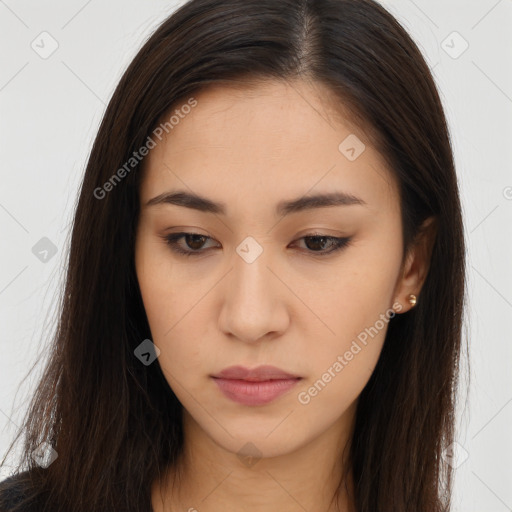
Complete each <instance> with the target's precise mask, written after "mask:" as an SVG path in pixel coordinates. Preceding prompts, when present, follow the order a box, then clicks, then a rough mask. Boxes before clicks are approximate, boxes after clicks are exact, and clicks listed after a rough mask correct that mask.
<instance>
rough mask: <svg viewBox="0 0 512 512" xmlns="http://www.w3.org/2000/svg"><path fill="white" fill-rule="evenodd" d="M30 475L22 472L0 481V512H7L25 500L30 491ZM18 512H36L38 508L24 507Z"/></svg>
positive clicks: (27, 472)
mask: <svg viewBox="0 0 512 512" xmlns="http://www.w3.org/2000/svg"><path fill="white" fill-rule="evenodd" d="M30 482H31V475H30V472H29V471H23V472H22V473H18V474H16V475H12V476H10V477H8V478H6V479H4V480H2V481H0V512H9V511H10V510H12V509H14V507H16V506H17V505H19V504H20V503H21V501H22V500H23V499H24V498H25V496H26V494H27V491H28V490H29V489H30ZM17 510H19V512H36V511H37V510H38V507H36V506H35V505H33V506H29V505H27V506H24V507H23V508H22V509H17Z"/></svg>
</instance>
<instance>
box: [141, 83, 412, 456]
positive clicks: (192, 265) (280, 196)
mask: <svg viewBox="0 0 512 512" xmlns="http://www.w3.org/2000/svg"><path fill="white" fill-rule="evenodd" d="M327 97H328V92H327V91H326V90H324V89H322V88H321V87H320V86H319V85H315V86H313V85H311V84H306V83H302V82H300V83H299V82H297V83H295V84H294V85H293V87H291V86H290V85H289V84H284V83H277V82H272V83H267V84H265V85H263V84H262V85H261V86H259V87H258V88H256V89H253V90H251V91H247V90H243V89H241V88H240V89H233V88H222V87H215V88H210V89H207V90H205V91H203V92H201V93H200V94H198V95H195V96H194V98H195V100H196V101H197V104H195V106H194V107H193V108H190V109H189V108H183V109H181V113H182V115H180V116H179V122H177V123H176V122H175V123H174V124H173V127H172V129H169V128H168V132H169V133H168V135H167V136H165V137H162V140H161V141H160V140H158V138H154V140H155V142H156V143H157V144H156V147H154V148H153V149H151V151H150V153H149V155H148V156H147V157H146V160H145V162H144V164H145V168H144V174H143V181H142V185H141V189H140V200H141V215H140V219H139V224H138V231H137V238H136V253H135V257H136V272H137V276H138V281H139V285H140V290H141V293H142V298H143V302H144V306H145V310H146V313H147V317H148V320H149V324H150V328H151V335H152V341H153V342H154V344H155V345H156V346H157V347H158V349H159V350H160V355H159V357H158V359H157V362H155V363H154V364H160V366H161V368H162V371H163V373H164V375H165V377H166V379H167V381H168V383H169V386H170V387H171V388H172V390H173V391H174V393H175V394H176V396H177V397H178V399H179V400H180V402H181V403H182V405H183V407H184V412H185V415H186V418H188V420H187V421H188V422H189V424H190V425H193V426H194V429H195V431H196V432H201V435H203V436H205V437H206V438H208V439H210V440H212V441H213V442H215V443H216V445H218V446H221V447H223V448H225V449H226V450H228V451H230V452H233V453H237V452H239V450H240V449H241V447H243V446H244V445H246V443H252V445H254V446H255V447H257V449H258V450H259V452H260V453H261V454H263V456H268V457H271V456H276V455H280V454H284V453H288V452H292V451H293V450H295V449H297V448H299V447H300V446H303V445H305V444H306V443H309V442H311V441H312V440H314V439H316V438H319V437H321V436H322V435H323V434H325V433H326V432H328V431H331V432H332V431H335V430H336V429H337V428H339V429H341V428H342V425H346V423H347V420H348V419H349V417H351V415H353V412H354V404H355V403H356V401H357V398H358V396H359V394H360V393H361V391H362V389H363V388H364V386H365V385H366V383H367V382H368V379H369V378H370V376H371V374H372V372H373V370H374V368H375V365H376V363H377V360H378V358H379V355H380V352H381V349H382V346H383V342H384V338H385V334H386V330H387V327H388V324H389V322H390V321H393V320H392V317H393V315H394V314H395V313H394V312H393V309H392V308H393V306H394V308H395V311H396V312H399V311H400V310H402V312H403V311H404V310H405V309H406V308H405V304H404V300H401V299H402V297H404V296H403V294H402V295H400V293H399V291H400V290H401V280H400V278H401V276H402V274H401V263H402V235H401V229H402V226H401V219H400V205H399V196H398V189H397V185H396V183H395V182H394V179H393V177H392V175H391V174H390V173H389V171H388V170H387V169H386V167H385V164H384V161H383V159H382V158H381V157H380V155H379V154H378V153H377V152H376V151H375V150H374V149H373V148H372V146H371V145H370V144H369V143H368V141H366V140H365V137H364V136H363V134H362V133H359V132H357V131H355V130H354V128H351V127H350V125H349V122H348V120H347V122H346V123H343V122H342V120H341V119H339V118H336V120H334V118H333V117H332V116H331V113H332V111H330V110H329V109H328V108H327V106H326V103H325V98H327ZM177 108H178V109H179V106H178V107H177ZM183 112H187V114H186V115H185V114H183ZM176 119H178V117H177V118H176ZM164 134H165V132H164ZM347 137H349V139H347ZM356 137H357V138H356ZM362 143H364V144H365V147H364V149H363V146H362V145H361V144H362ZM350 148H353V150H351V149H350ZM362 149H363V150H362ZM361 150H362V151H361ZM177 192H181V193H182V195H181V196H174V199H173V198H171V197H167V199H165V198H164V197H165V194H175V193H177ZM187 194H193V195H195V196H200V197H202V198H206V199H207V201H208V202H203V203H201V202H198V201H193V200H191V199H190V198H187ZM332 194H338V200H337V201H335V200H333V197H334V196H331V202H330V203H329V202H322V201H316V202H315V201H308V200H307V199H308V198H311V197H313V196H316V195H332ZM154 198H160V200H158V199H155V200H154V201H152V202H151V200H153V199H154ZM162 198H164V199H162ZM148 202H150V204H149V205H148V204H147V203H148ZM211 203H215V205H216V206H215V205H212V204H211ZM319 205H323V206H322V207H315V206H319ZM183 233H185V235H183ZM181 251H184V253H182V252H181ZM399 299H400V300H399ZM260 365H272V366H275V367H277V368H279V369H281V370H282V371H284V372H287V373H288V374H291V375H292V376H294V377H300V378H288V379H286V378H284V377H283V376H282V375H273V377H280V379H277V380H274V381H273V382H270V381H269V379H270V378H271V376H269V375H267V377H262V376H260V378H262V379H263V380H266V382H260V383H259V384H254V382H252V383H251V382H247V381H245V382H240V381H239V380H236V379H235V380H233V379H219V378H216V377H218V376H219V373H220V372H221V371H222V370H224V369H226V368H228V367H231V366H243V367H246V368H249V369H253V368H255V367H258V366H260ZM215 376H216V377H215ZM232 377H236V375H232Z"/></svg>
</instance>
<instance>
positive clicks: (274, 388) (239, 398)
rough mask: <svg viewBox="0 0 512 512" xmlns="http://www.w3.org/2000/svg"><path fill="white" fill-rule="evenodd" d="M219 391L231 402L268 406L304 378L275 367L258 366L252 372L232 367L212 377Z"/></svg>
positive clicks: (239, 367) (241, 367) (240, 367)
mask: <svg viewBox="0 0 512 512" xmlns="http://www.w3.org/2000/svg"><path fill="white" fill-rule="evenodd" d="M212 378H213V380H214V381H215V384H217V387H218V388H219V390H220V391H221V392H222V393H223V394H224V396H226V397H227V398H229V399H230V400H232V401H234V402H237V403H239V404H242V405H249V406H256V405H266V404H268V403H270V402H272V401H273V400H275V399H276V398H278V397H279V396H281V395H283V394H285V393H287V392H288V391H289V390H291V389H292V388H293V387H294V386H295V385H296V384H297V382H299V380H301V379H302V377H299V376H297V375H293V374H291V373H288V372H285V371H284V370H281V369H280V368H276V367H275V366H269V365H265V366H258V367H257V368H253V369H252V370H250V369H249V368H244V367H243V366H230V367H229V368H225V369H224V370H222V371H221V372H219V373H218V374H216V375H212Z"/></svg>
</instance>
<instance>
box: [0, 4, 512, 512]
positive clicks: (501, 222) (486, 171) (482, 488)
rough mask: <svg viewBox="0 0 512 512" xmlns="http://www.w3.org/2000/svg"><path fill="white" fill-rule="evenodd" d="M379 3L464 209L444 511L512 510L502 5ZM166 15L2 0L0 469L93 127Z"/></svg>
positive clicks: (506, 8)
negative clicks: (403, 37)
mask: <svg viewBox="0 0 512 512" xmlns="http://www.w3.org/2000/svg"><path fill="white" fill-rule="evenodd" d="M383 4H384V5H385V6H386V7H387V8H388V9H389V10H390V11H391V12H392V13H393V14H394V15H395V16H396V17H397V18H398V20H399V21H400V22H401V23H402V24H403V25H404V27H405V28H406V29H407V30H408V31H409V33H410V34H411V35H412V37H413V38H414V39H415V40H416V42H417V43H418V44H419V46H420V48H421V49H422V51H423V53H424V55H425V57H426V59H427V61H428V62H429V65H430V67H431V68H432V69H433V73H434V76H435V79H436V81H437V84H438V87H439V89H440V92H441V96H442V100H443V103H444V106H445V110H446V115H447V118H448V122H449V126H450V131H451V135H452V139H453V144H454V150H455V158H456V165H457V173H458V176H459V180H460V187H461V195H462V201H463V208H464V216H465V229H466V237H467V244H468V251H469V252H468V269H469V272H468V279H469V297H470V300H471V303H470V306H469V309H468V316H467V318H466V325H467V332H468V336H469V340H468V341H469V345H470V354H469V355H470V365H471V387H470V391H469V395H467V396H466V394H465V392H464V391H463V394H462V395H461V400H462V402H464V401H465V399H466V398H468V406H467V407H466V408H465V409H463V408H461V409H460V411H459V420H458V442H459V443H460V446H461V447H462V450H461V451H460V454H461V455H462V456H464V455H465V456H466V457H467V458H466V460H463V458H464V457H463V458H460V457H459V459H458V461H459V462H458V463H460V462H462V464H460V466H459V467H458V469H457V472H456V475H457V480H456V482H455V496H454V507H453V510H454V511H464V512H473V511H475V512H476V511H479V512H480V511H482V510H485V511H486V512H505V511H507V510H512V485H511V484H512V464H511V462H510V461H511V460H512V438H511V434H510V432H511V430H512V429H511V425H512V372H510V367H511V363H512V343H511V335H510V327H509V325H508V322H509V321H510V319H511V318H512V272H511V271H510V265H511V263H512V246H511V242H510V240H511V234H512V231H511V229H510V226H511V224H512V170H511V153H512V138H511V135H512V115H511V114H512V55H511V54H512V34H511V33H512V31H511V27H512V0H500V1H497V0H478V1H477V0H472V1H463V0H458V1H444V0H436V1H428V2H427V0H415V1H412V0H386V1H384V2H383ZM176 6H177V2H172V1H163V0H158V1H157V0H153V1H152V2H142V1H140V2H135V1H134V0H129V1H128V0H122V1H121V0H110V1H109V2H105V1H99V0H89V1H87V0H71V1H70V0H68V1H64V0H54V1H37V2H35V1H33V2H29V1H24V0H0V44H1V46H0V52H1V66H0V109H1V110H0V130H1V132H0V152H1V153H0V157H1V158H0V183H1V185H0V227H1V251H0V315H1V316H0V322H1V331H0V332H1V333H0V353H1V356H0V457H2V458H3V455H4V454H5V451H6V449H7V447H8V443H9V442H10V441H11V440H12V438H13V435H14V432H15V429H16V425H19V423H20V421H21V418H22V416H23V414H24V412H25V407H26V403H27V399H28V397H29V395H30V392H31V391H32V390H33V389H34V387H35V385H36V382H37V377H38V376H39V375H40V372H39V368H40V367H37V369H36V373H32V374H31V376H30V377H29V378H28V379H27V380H26V381H24V382H22V380H23V378H24V377H25V376H26V375H27V372H28V370H29V369H30V367H31V366H32V365H33V364H34V363H36V362H37V361H38V359H39V360H41V357H43V356H44V352H42V351H44V346H45V343H46V341H47V339H48V338H49V337H50V335H51V331H52V329H53V328H54V325H55V321H56V318H55V305H56V297H57V295H56V293H57V290H58V287H59V286H62V271H63V268H64V265H65V261H66V259H65V257H66V254H65V251H66V247H67V243H68V239H67V237H68V236H69V222H70V219H71V214H72V210H73V206H74V202H75V199H76V196H77V191H78V186H79V183H80V181H81V179H82V176H83V172H84V168H85V164H86V160H87V156H88V153H89V151H90V148H91V145H92V141H93V138H94V136H95V133H96V130H97V128H98V126H99V122H100V120H101V116H102V114H103V111H104V109H105V106H106V104H107V103H108V101H109V99H110V96H111V94H112V92H113V90H114V87H115V86H116V84H117V82H118V80H119V79H120V77H121V75H122V73H123V71H124V70H125V68H126V66H127V65H128V63H129V62H130V60H131V59H132V58H133V57H134V55H135V54H136V52H137V50H138V49H139V48H140V46H141V44H142V43H143V42H144V41H145V40H146V39H147V38H148V37H149V35H150V34H151V33H152V31H153V30H154V29H155V28H156V27H157V26H158V24H159V23H160V22H161V21H163V20H164V18H166V17H167V16H168V15H169V14H170V13H171V12H172V11H173V10H174V9H175V7H176ZM43 31H47V32H48V33H49V34H51V36H52V37H53V38H54V39H55V40H56V41H57V42H58V48H57V50H56V51H55V52H54V53H53V54H52V55H51V56H50V57H48V58H47V59H43V58H41V57H40V56H39V55H38V54H37V53H36V52H35V51H34V50H33V49H32V48H31V43H32V42H33V41H34V40H35V41H36V43H37V42H38V41H40V38H39V35H40V34H41V32H43ZM454 31H456V32H458V33H459V34H460V36H462V38H463V39H464V40H465V41H467V43H468V44H469V47H468V48H467V50H466V51H464V53H462V54H461V55H460V56H458V57H457V58H453V57H452V56H450V55H449V54H448V53H447V51H445V49H446V50H448V51H451V52H452V54H453V52H456V53H458V52H459V51H460V50H461V49H462V48H463V47H462V46H461V45H462V44H464V43H463V41H462V40H461V39H460V38H458V36H457V35H453V34H452V33H453V32H454ZM40 45H41V43H40ZM448 46H451V47H452V49H451V50H450V49H449V48H448ZM46 48H48V46H46ZM43 237H47V238H48V239H50V240H51V241H52V243H53V244H55V246H56V247H57V253H56V255H55V256H54V257H52V258H50V259H49V260H48V261H47V262H46V263H43V262H42V261H40V260H39V259H38V258H37V257H36V256H35V255H34V254H33V252H32V247H33V246H34V245H35V244H36V243H37V242H38V241H39V240H40V239H41V238H43ZM462 375H464V373H463V374H462ZM18 389H19V391H18V394H16V392H17V390H18ZM10 468H11V467H10V466H6V467H4V468H1V469H0V479H1V478H2V477H3V476H5V475H7V474H8V473H9V471H10Z"/></svg>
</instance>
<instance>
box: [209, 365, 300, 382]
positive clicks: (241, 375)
mask: <svg viewBox="0 0 512 512" xmlns="http://www.w3.org/2000/svg"><path fill="white" fill-rule="evenodd" d="M213 377H214V378H219V379H236V380H246V381H249V382H262V381H268V380H288V379H300V378H301V377H299V376H298V375H293V374H291V373H288V372H285V371H284V370H281V369H280V368H276V367H275V366H270V365H264V366H258V367H256V368H253V369H252V370H251V369H249V368H245V367H244V366H230V367H229V368H225V369H224V370H222V371H221V372H219V373H218V374H216V375H213Z"/></svg>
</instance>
